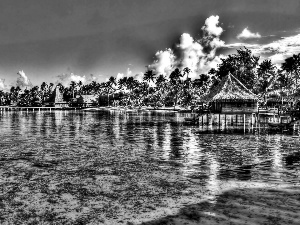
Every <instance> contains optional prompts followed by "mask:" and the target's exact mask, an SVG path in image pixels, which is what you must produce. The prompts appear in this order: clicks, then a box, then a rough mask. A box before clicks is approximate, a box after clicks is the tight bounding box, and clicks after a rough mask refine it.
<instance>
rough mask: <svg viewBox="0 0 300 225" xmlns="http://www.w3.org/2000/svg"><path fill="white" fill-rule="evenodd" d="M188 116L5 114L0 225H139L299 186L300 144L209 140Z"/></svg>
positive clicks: (271, 137)
mask: <svg viewBox="0 0 300 225" xmlns="http://www.w3.org/2000/svg"><path fill="white" fill-rule="evenodd" d="M186 116H187V115H186V114H181V113H178V112H167V111H162V112H159V111H118V110H97V111H84V110H76V111H72V110H69V111H67V110H55V111H54V110H52V111H34V112H33V111H0V224H128V223H129V222H130V223H141V222H143V221H149V220H152V219H156V218H159V217H162V216H165V215H172V214H173V213H176V212H177V211H178V210H179V209H180V208H181V207H184V206H186V205H189V204H194V203H197V202H200V201H202V200H205V199H206V200H209V201H211V202H214V201H215V200H216V198H217V197H218V195H219V194H220V193H222V192H223V191H225V190H228V189H232V188H243V187H245V188H252V187H273V188H276V187H284V186H299V185H300V151H299V149H300V137H299V135H298V134H285V133H271V134H270V133H268V132H252V130H250V128H249V130H248V127H246V132H225V131H224V132H222V131H221V132H217V133H214V132H207V133H205V132H199V130H200V131H201V130H205V129H204V128H203V127H201V128H200V127H199V126H201V124H199V125H191V124H186V123H185V120H184V118H185V117H186ZM228 129H230V127H229V128H228ZM244 131H245V130H244Z"/></svg>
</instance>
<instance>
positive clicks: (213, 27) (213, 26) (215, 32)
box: [202, 16, 223, 37]
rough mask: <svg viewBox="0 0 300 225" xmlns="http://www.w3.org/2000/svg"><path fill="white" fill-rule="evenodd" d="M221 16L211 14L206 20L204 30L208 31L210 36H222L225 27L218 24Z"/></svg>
mask: <svg viewBox="0 0 300 225" xmlns="http://www.w3.org/2000/svg"><path fill="white" fill-rule="evenodd" d="M218 24H219V16H210V17H208V18H207V19H206V20H205V23H204V26H203V27H202V30H204V31H206V32H207V34H208V35H210V36H216V37H218V36H220V35H221V34H222V32H223V28H222V27H219V26H218Z"/></svg>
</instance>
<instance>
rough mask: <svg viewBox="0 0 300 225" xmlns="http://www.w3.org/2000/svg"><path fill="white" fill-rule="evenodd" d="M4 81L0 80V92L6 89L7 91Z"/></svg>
mask: <svg viewBox="0 0 300 225" xmlns="http://www.w3.org/2000/svg"><path fill="white" fill-rule="evenodd" d="M4 82H5V79H1V78H0V90H1V91H6V89H7V85H5V83H4Z"/></svg>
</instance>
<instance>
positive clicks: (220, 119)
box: [219, 113, 221, 130]
mask: <svg viewBox="0 0 300 225" xmlns="http://www.w3.org/2000/svg"><path fill="white" fill-rule="evenodd" d="M219 130H221V114H220V113H219Z"/></svg>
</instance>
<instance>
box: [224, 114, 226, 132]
mask: <svg viewBox="0 0 300 225" xmlns="http://www.w3.org/2000/svg"><path fill="white" fill-rule="evenodd" d="M224 115H225V119H224V121H225V130H226V114H224Z"/></svg>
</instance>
